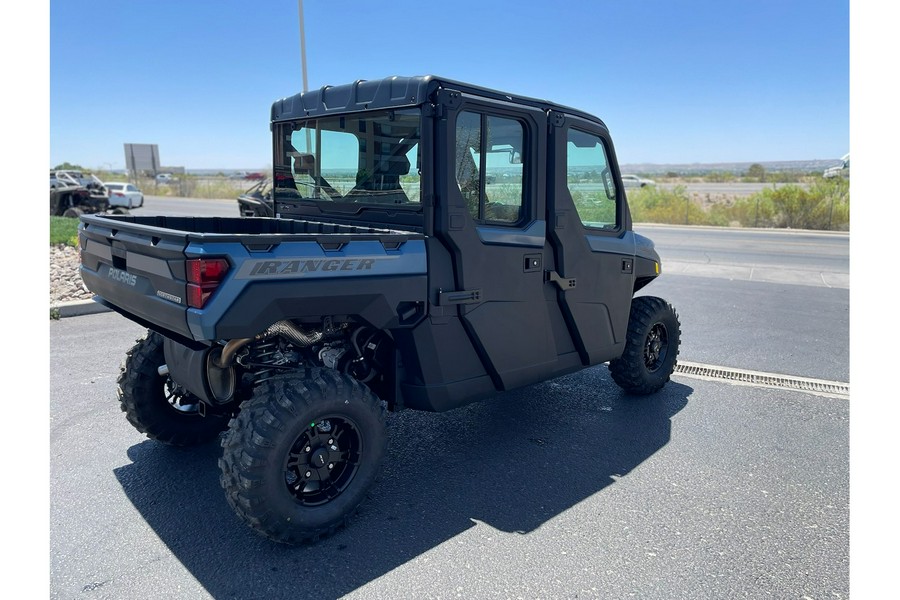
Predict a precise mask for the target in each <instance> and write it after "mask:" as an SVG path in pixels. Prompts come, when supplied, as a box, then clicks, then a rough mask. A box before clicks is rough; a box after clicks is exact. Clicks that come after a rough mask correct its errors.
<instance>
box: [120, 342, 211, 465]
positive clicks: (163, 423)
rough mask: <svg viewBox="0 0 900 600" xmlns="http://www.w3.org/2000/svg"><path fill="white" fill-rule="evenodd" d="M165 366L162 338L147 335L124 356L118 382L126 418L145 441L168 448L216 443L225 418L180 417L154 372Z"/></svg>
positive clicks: (156, 372)
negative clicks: (157, 443) (169, 403)
mask: <svg viewBox="0 0 900 600" xmlns="http://www.w3.org/2000/svg"><path fill="white" fill-rule="evenodd" d="M163 363H165V353H164V352H163V338H162V336H161V335H159V334H158V333H156V332H153V331H148V332H147V335H146V336H145V337H143V338H140V339H138V340H137V343H136V344H135V345H134V346H133V347H132V348H131V349H130V350H129V351H128V352H127V353H126V355H125V362H124V363H122V366H121V367H120V372H119V378H118V380H117V382H116V383H117V390H116V391H117V394H118V397H119V406H120V408H121V409H122V412H124V413H125V418H127V419H128V422H129V423H131V424H132V426H134V428H135V429H137V430H138V431H140V432H141V433H143V434H145V435H146V436H147V437H148V438H150V439H152V440H156V441H158V442H162V443H163V444H167V445H170V446H181V447H188V446H197V445H200V444H204V443H207V442H209V441H212V440H213V439H215V438H216V437H217V436H218V435H219V433H220V432H221V431H222V430H224V429H225V427H226V426H227V425H228V420H227V418H225V417H222V416H218V415H210V416H206V417H203V416H200V415H199V414H193V413H186V414H182V413H179V412H178V411H176V410H175V409H174V408H172V407H171V406H169V405H168V403H167V402H166V398H165V394H164V392H163V387H164V384H165V378H164V377H162V376H160V374H159V372H158V370H157V369H159V367H160V366H161V365H162V364H163Z"/></svg>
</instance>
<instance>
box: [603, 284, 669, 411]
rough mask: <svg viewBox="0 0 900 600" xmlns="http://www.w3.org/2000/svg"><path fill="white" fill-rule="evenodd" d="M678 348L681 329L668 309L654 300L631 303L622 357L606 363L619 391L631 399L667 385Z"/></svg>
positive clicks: (636, 299)
mask: <svg viewBox="0 0 900 600" xmlns="http://www.w3.org/2000/svg"><path fill="white" fill-rule="evenodd" d="M680 344H681V325H680V323H679V322H678V314H677V313H676V312H675V309H674V308H672V305H671V304H669V303H668V302H666V301H665V300H663V299H662V298H656V297H654V296H640V297H638V298H634V299H633V300H632V301H631V315H630V317H629V319H628V334H627V337H626V341H625V350H624V352H622V356H621V357H619V358H617V359H615V360H611V361H610V362H609V371H610V374H611V375H612V378H613V381H615V382H616V383H617V384H618V385H619V387H621V388H622V389H623V390H625V391H626V392H628V393H629V394H635V395H646V394H652V393H653V392H656V391H658V390H659V389H660V388H662V386H664V385H665V384H666V382H667V381H669V378H670V377H671V375H672V372H673V371H674V370H675V364H676V360H677V358H678V348H679V346H680Z"/></svg>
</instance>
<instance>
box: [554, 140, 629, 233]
mask: <svg viewBox="0 0 900 600" xmlns="http://www.w3.org/2000/svg"><path fill="white" fill-rule="evenodd" d="M566 158H567V165H566V184H567V186H568V188H569V193H570V194H571V195H572V201H573V202H574V203H575V210H577V211H578V216H579V218H581V222H582V223H583V224H584V225H585V227H590V228H594V229H607V230H614V229H618V226H619V223H618V213H619V211H618V210H617V206H618V203H617V197H618V194H617V193H616V184H615V181H614V180H613V176H612V171H611V170H610V167H609V155H608V153H607V151H606V144H605V143H604V141H603V139H602V138H601V137H600V136H599V135H595V134H592V133H587V132H584V131H579V130H577V129H570V130H569V133H568V136H567V143H566Z"/></svg>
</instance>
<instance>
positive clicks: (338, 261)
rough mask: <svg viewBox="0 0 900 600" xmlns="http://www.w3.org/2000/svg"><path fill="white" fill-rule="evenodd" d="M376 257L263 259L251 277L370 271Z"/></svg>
mask: <svg viewBox="0 0 900 600" xmlns="http://www.w3.org/2000/svg"><path fill="white" fill-rule="evenodd" d="M375 260H376V259H374V258H333V259H328V260H316V259H314V260H261V261H259V262H257V263H255V264H254V265H253V268H251V269H250V273H249V274H248V276H249V277H261V276H264V275H296V274H299V273H315V272H316V271H368V270H370V269H371V268H372V265H374V264H375Z"/></svg>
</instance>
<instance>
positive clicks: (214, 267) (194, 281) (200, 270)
mask: <svg viewBox="0 0 900 600" xmlns="http://www.w3.org/2000/svg"><path fill="white" fill-rule="evenodd" d="M185 268H186V270H187V280H188V285H187V303H188V306H191V307H193V308H203V305H204V304H206V300H207V299H208V298H209V297H210V296H211V295H212V293H213V292H214V291H216V288H217V287H218V286H219V284H220V283H221V282H222V280H223V279H225V275H226V274H227V273H228V261H227V260H225V259H224V258H191V259H189V260H187V261H186V262H185Z"/></svg>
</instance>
